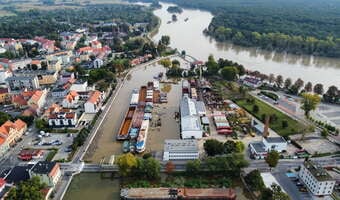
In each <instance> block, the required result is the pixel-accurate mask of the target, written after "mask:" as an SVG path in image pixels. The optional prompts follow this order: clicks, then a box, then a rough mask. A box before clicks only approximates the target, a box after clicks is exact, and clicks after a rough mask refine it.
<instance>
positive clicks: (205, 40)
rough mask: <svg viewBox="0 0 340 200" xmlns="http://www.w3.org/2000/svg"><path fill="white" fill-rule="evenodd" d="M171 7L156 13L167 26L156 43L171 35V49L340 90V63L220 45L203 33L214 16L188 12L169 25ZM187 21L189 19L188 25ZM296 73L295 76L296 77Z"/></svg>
mask: <svg viewBox="0 0 340 200" xmlns="http://www.w3.org/2000/svg"><path fill="white" fill-rule="evenodd" d="M170 5H171V4H167V3H162V6H163V7H162V9H158V10H156V11H155V12H154V13H155V15H156V16H158V17H159V18H160V19H161V21H162V22H163V23H162V24H161V26H160V27H159V30H158V32H157V33H156V34H155V35H154V37H153V39H154V40H156V41H157V40H159V39H160V37H161V36H162V35H169V36H170V38H171V41H170V45H171V46H172V47H174V48H177V49H178V50H180V51H181V50H186V52H187V54H190V55H193V56H195V57H196V58H198V59H201V60H206V59H207V57H208V56H209V55H210V54H213V55H214V56H215V58H227V59H230V60H234V61H236V62H238V63H241V64H243V65H244V66H245V67H246V68H248V69H251V70H258V71H261V72H263V73H267V74H269V73H273V74H275V75H278V74H281V75H282V76H283V77H291V78H292V79H297V78H299V77H302V78H303V79H304V80H305V81H311V82H312V83H314V84H315V83H318V82H320V83H323V84H324V85H325V86H326V87H327V86H330V85H334V84H336V85H338V86H340V81H339V80H340V59H334V58H325V57H315V56H306V55H302V56H300V55H291V54H286V53H282V52H271V51H266V50H261V49H258V48H249V47H242V46H238V45H233V44H231V43H229V42H216V41H215V40H214V39H213V38H212V37H210V36H206V35H205V34H204V33H203V30H204V29H205V28H207V27H208V25H209V23H210V21H211V19H212V17H213V16H212V15H211V13H209V12H206V11H201V10H191V9H184V11H183V13H182V14H181V15H178V21H177V22H175V23H170V24H167V23H166V22H167V21H168V20H169V19H171V14H170V13H168V12H167V11H166V9H167V7H168V6H170ZM185 18H189V20H188V21H187V22H185V21H184V19H185ZM292 72H293V73H292Z"/></svg>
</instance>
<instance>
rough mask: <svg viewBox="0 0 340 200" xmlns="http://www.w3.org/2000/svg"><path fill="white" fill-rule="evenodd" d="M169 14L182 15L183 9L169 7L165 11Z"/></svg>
mask: <svg viewBox="0 0 340 200" xmlns="http://www.w3.org/2000/svg"><path fill="white" fill-rule="evenodd" d="M166 10H167V11H168V12H169V13H179V14H180V13H182V12H183V9H182V8H181V7H178V6H169V7H168V9H166Z"/></svg>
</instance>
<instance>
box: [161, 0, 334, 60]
mask: <svg viewBox="0 0 340 200" xmlns="http://www.w3.org/2000/svg"><path fill="white" fill-rule="evenodd" d="M165 1H167V2H171V3H176V4H178V5H179V6H182V7H189V8H199V9H205V10H208V11H210V12H212V14H214V18H213V20H212V22H211V23H210V25H209V27H208V28H207V29H206V30H205V33H207V34H208V35H211V36H213V37H214V38H216V39H217V40H219V41H231V42H233V43H234V44H238V45H242V46H254V47H260V48H262V49H267V50H275V51H279V52H289V53H294V54H310V55H319V56H327V57H338V56H340V2H339V1H336V0H329V1H323V0H313V1H308V0H185V1H183V0H165Z"/></svg>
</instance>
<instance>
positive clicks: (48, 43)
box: [34, 37, 55, 53]
mask: <svg viewBox="0 0 340 200" xmlns="http://www.w3.org/2000/svg"><path fill="white" fill-rule="evenodd" d="M34 40H35V41H37V42H39V43H40V47H41V49H42V50H43V51H46V52H47V53H52V52H54V49H55V46H54V43H55V41H54V40H48V39H46V38H44V37H35V38H34Z"/></svg>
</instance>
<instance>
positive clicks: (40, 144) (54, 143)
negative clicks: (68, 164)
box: [30, 133, 74, 160]
mask: <svg viewBox="0 0 340 200" xmlns="http://www.w3.org/2000/svg"><path fill="white" fill-rule="evenodd" d="M73 137H74V134H67V133H51V134H49V136H43V137H41V138H40V139H39V138H38V137H37V138H36V139H34V140H33V141H32V143H31V146H30V147H31V148H34V149H52V148H56V149H58V152H57V154H56V155H55V156H54V158H53V160H60V159H67V157H68V154H69V152H70V148H69V146H70V145H72V142H73Z"/></svg>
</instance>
